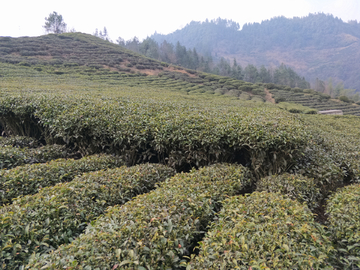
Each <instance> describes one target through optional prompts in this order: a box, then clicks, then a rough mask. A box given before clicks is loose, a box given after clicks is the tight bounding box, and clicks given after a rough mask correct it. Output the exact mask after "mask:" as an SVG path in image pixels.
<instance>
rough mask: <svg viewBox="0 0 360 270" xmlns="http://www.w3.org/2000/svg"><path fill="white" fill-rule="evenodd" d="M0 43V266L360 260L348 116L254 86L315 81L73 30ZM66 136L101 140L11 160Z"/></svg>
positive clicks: (354, 120)
mask: <svg viewBox="0 0 360 270" xmlns="http://www.w3.org/2000/svg"><path fill="white" fill-rule="evenodd" d="M29 42H32V47H33V49H32V47H30V46H24V44H25V43H27V44H28V45H29ZM0 43H1V44H4V43H5V44H7V45H9V43H11V44H12V46H2V47H1V48H4V47H5V48H8V51H9V52H8V53H4V54H2V59H8V63H4V62H0V76H1V78H0V132H1V134H2V136H4V135H7V136H6V137H0V167H2V168H5V167H4V166H2V165H3V164H4V163H5V164H6V165H7V166H6V168H8V169H2V170H0V176H1V177H0V194H2V195H1V197H2V198H4V200H3V203H4V205H2V206H1V207H0V232H1V233H0V268H1V269H90V268H91V269H95V268H96V269H134V268H135V269H174V270H180V269H184V268H185V267H186V268H187V269H189V268H191V269H218V268H219V267H218V265H221V267H223V268H227V269H228V268H234V267H235V268H236V267H237V268H241V269H249V268H252V269H255V268H264V269H265V268H271V269H273V268H274V269H275V268H276V269H277V268H282V269H283V268H286V269H289V268H291V269H311V268H314V269H357V268H359V267H360V265H359V263H358V262H359V261H360V250H359V248H358V247H357V245H358V243H359V237H358V236H359V232H360V226H359V224H360V220H359V217H360V209H359V204H358V198H359V192H360V186H359V184H358V183H359V179H360V162H359V161H360V159H359V155H360V143H359V140H360V122H359V118H358V117H356V116H328V115H316V114H315V115H309V114H292V113H289V112H288V111H286V110H281V109H279V108H278V107H277V106H276V105H274V104H272V103H268V102H264V97H263V95H264V94H265V96H266V94H267V98H269V91H272V92H277V93H282V92H286V93H288V94H290V95H289V97H290V96H296V97H300V96H303V97H304V98H305V97H306V98H313V99H320V101H321V102H323V103H326V100H327V99H328V98H329V97H327V96H326V95H323V94H321V95H320V93H312V92H311V90H310V91H308V90H309V89H305V90H306V91H305V90H302V89H297V88H290V87H284V86H276V85H271V84H268V85H264V84H251V83H246V82H244V81H240V80H234V79H232V78H228V77H221V76H215V75H210V74H205V73H198V72H196V71H193V70H184V69H181V68H179V67H174V66H167V65H166V64H165V65H164V64H161V63H160V62H156V61H152V60H148V59H146V58H144V57H141V56H138V55H136V54H131V53H129V52H128V51H126V50H123V49H121V48H119V47H118V46H117V45H115V44H111V43H107V42H104V41H102V40H101V39H98V38H95V37H91V36H89V35H84V34H80V33H70V34H64V35H58V36H56V35H48V36H44V37H39V38H21V39H13V40H12V39H5V40H3V39H0ZM40 46H42V48H43V49H41V50H37V48H38V47H40ZM20 48H21V49H20ZM68 48H71V50H68V51H67V52H65V51H66V50H67V49H68ZM21 50H24V51H28V54H30V53H33V55H32V56H26V55H21V54H24V53H20V52H21ZM61 50H63V51H62V53H61ZM50 51H51V52H50ZM115 57H118V58H121V60H122V61H120V64H119V65H114V66H109V64H108V61H111V60H113V59H114V58H115ZM14 59H16V60H14ZM70 59H71V61H70ZM115 59H116V58H115ZM129 59H131V61H133V63H131V62H130V60H129ZM11 60H13V61H14V63H9V61H11ZM3 61H5V60H3ZM123 62H125V63H128V64H130V65H132V66H128V65H125V67H126V68H129V69H130V70H125V71H123V70H121V69H125V67H124V65H123V64H122V63H123ZM140 63H142V65H140ZM145 63H150V64H148V65H147V66H148V67H149V68H146V69H144V68H139V66H145ZM150 67H153V68H150ZM161 67H163V70H162V69H161ZM147 71H149V72H155V73H156V72H158V74H157V75H156V74H155V75H149V74H147V73H145V72H147ZM265 87H267V88H268V89H269V91H265V90H264V89H265ZM278 88H279V89H278ZM277 95H278V94H276V95H275V98H276V99H277V98H278V96H277ZM245 99H246V100H249V101H244V100H245ZM256 99H258V101H256V102H254V101H255V100H256ZM269 99H270V98H269ZM12 135H15V136H12ZM19 135H21V137H20V136H19ZM43 144H46V145H45V147H51V148H46V149H44V147H40V146H41V145H43ZM56 144H58V146H56ZM59 146H60V147H59ZM65 150H66V151H65ZM64 151H65V153H71V154H73V155H72V157H78V158H79V157H81V156H88V155H91V154H101V155H91V156H89V157H85V158H82V159H79V160H59V159H58V160H55V161H51V162H48V163H43V164H32V165H25V166H22V164H26V163H29V162H28V161H29V160H30V161H31V160H33V161H34V155H33V154H37V156H39V155H41V154H42V155H41V156H42V157H44V159H43V160H42V161H41V162H46V161H49V160H53V159H56V158H58V157H59V155H57V154H61V153H60V152H64ZM49 152H50V153H49ZM52 152H58V153H55V155H54V153H52ZM104 154H106V155H104ZM35 157H36V156H35ZM45 158H46V159H45ZM19 161H21V162H19ZM34 162H37V161H34ZM34 162H30V163H34ZM147 163H152V164H147ZM122 164H126V165H127V166H121V167H119V168H113V167H114V166H115V167H117V166H120V165H122ZM9 165H11V166H9ZM133 165H134V166H133ZM10 168H11V169H10ZM105 168H111V169H108V170H103V169H105ZM175 171H176V172H179V173H177V174H176V175H174V173H175ZM81 172H85V173H84V174H81ZM172 175H174V176H172ZM171 176H172V177H171ZM74 177H75V178H74ZM68 181H70V182H68ZM349 185H351V186H349ZM344 186H349V187H348V188H347V189H342V190H341V191H340V192H338V189H339V188H342V187H344ZM274 192H280V193H281V194H279V193H278V194H275V193H274ZM21 194H23V195H25V194H28V195H26V196H19V197H17V196H18V195H21ZM330 195H331V196H330ZM333 195H336V197H333ZM329 196H330V197H329ZM328 199H329V200H328ZM224 200H225V201H224ZM328 202H329V203H328ZM0 203H1V202H0ZM324 225H326V226H324ZM282 236H285V237H282ZM209 241H210V242H209ZM259 243H260V244H259ZM207 246H210V247H211V248H210V249H208V248H207ZM196 247H199V252H198V250H197V249H196ZM225 251H226V252H225ZM227 254H228V255H227ZM264 254H265V255H266V256H265V257H264ZM229 255H230V257H228V256H229ZM284 258H286V260H285V259H284ZM209 264H212V265H213V266H210V265H209Z"/></svg>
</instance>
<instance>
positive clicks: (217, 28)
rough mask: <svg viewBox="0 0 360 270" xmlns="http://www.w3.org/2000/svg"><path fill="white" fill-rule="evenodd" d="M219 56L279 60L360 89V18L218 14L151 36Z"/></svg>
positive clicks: (314, 75) (307, 75)
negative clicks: (257, 19)
mask: <svg viewBox="0 0 360 270" xmlns="http://www.w3.org/2000/svg"><path fill="white" fill-rule="evenodd" d="M151 38H153V39H154V40H156V41H157V42H158V43H162V42H163V41H164V40H166V41H167V42H170V43H173V44H176V42H178V41H179V42H180V43H181V44H182V45H184V46H186V47H187V48H196V50H197V51H198V52H199V53H203V54H211V55H212V56H213V57H215V58H216V57H218V58H220V57H224V58H226V59H229V60H232V59H233V58H235V59H236V60H237V62H238V63H239V64H241V65H242V66H246V65H248V64H254V65H256V66H260V65H265V66H267V67H269V66H279V65H281V64H282V63H283V64H285V65H287V66H289V67H291V68H292V69H294V70H295V71H296V72H297V73H299V74H301V75H302V76H305V78H306V79H307V80H310V81H312V82H315V80H316V78H319V79H322V80H328V79H329V78H330V77H331V78H332V81H333V82H334V83H338V82H340V81H343V82H344V86H345V87H346V88H352V89H356V90H357V91H360V72H359V70H360V23H358V22H357V21H351V22H348V23H345V22H343V21H342V20H341V19H339V18H337V17H334V16H332V15H325V14H323V13H319V14H309V15H308V16H307V17H303V18H299V17H295V18H292V19H288V18H285V17H276V18H273V19H271V20H266V21H263V22H262V23H252V24H245V25H244V26H243V27H242V29H241V30H240V26H239V24H238V23H236V22H234V21H231V20H223V19H220V18H219V19H216V20H212V21H208V20H207V21H205V22H194V21H193V22H191V23H190V24H188V25H186V26H185V27H184V28H183V29H181V30H177V31H175V32H173V33H171V34H168V35H161V34H157V33H155V34H154V35H153V36H151Z"/></svg>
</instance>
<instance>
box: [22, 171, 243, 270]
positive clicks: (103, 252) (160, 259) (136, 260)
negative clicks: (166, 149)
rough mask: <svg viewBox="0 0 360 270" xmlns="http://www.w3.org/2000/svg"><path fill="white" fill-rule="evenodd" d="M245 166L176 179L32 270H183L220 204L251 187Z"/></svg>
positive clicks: (119, 209)
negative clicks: (185, 257) (226, 198)
mask: <svg viewBox="0 0 360 270" xmlns="http://www.w3.org/2000/svg"><path fill="white" fill-rule="evenodd" d="M248 179H249V178H248V172H247V169H245V168H244V167H243V166H240V165H224V164H217V165H213V166H210V167H204V168H201V169H199V170H198V171H192V172H190V173H186V174H184V173H182V174H177V175H176V176H174V177H173V178H171V179H169V180H168V181H166V182H164V183H162V184H161V185H160V186H161V187H160V188H158V189H156V190H154V191H152V192H150V193H148V194H144V195H141V196H138V197H136V198H135V199H134V200H132V201H130V202H128V203H126V204H124V205H123V206H115V207H113V208H110V209H109V210H108V213H107V214H106V215H105V216H104V217H100V218H99V219H98V220H97V221H96V222H95V223H93V224H92V226H89V227H88V228H87V230H86V233H85V234H82V235H81V236H80V237H79V238H77V239H75V240H74V241H73V242H72V243H71V244H68V245H62V246H60V247H59V248H58V249H57V250H56V251H54V252H51V253H50V254H44V255H43V256H39V255H34V256H32V258H31V259H30V264H29V265H28V268H31V269H40V268H41V269H65V268H66V269H90V268H91V269H116V268H118V269H179V268H180V266H181V265H184V264H185V262H186V260H185V259H184V256H185V255H189V253H190V252H192V248H193V247H194V246H195V245H196V242H197V241H198V240H200V238H201V236H202V235H203V231H204V230H205V229H206V226H207V225H208V223H209V222H210V221H211V220H212V218H213V216H214V213H215V211H217V210H218V209H219V207H220V204H219V202H220V201H222V200H223V199H224V198H225V197H227V196H231V195H234V194H236V193H239V192H241V191H244V189H245V188H246V187H247V186H248V185H249V183H250V181H249V180H248Z"/></svg>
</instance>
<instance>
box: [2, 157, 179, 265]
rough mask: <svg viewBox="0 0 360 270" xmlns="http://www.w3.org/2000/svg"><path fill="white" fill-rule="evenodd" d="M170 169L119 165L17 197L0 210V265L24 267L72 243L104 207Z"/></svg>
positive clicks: (151, 185)
mask: <svg viewBox="0 0 360 270" xmlns="http://www.w3.org/2000/svg"><path fill="white" fill-rule="evenodd" d="M174 173H175V172H174V170H173V169H170V168H168V167H165V166H164V165H156V164H143V165H138V166H134V167H131V168H127V167H120V168H116V169H110V170H107V171H97V172H91V173H86V174H84V175H82V176H81V177H78V178H76V179H75V180H73V181H72V182H69V183H61V184H58V185H56V186H54V187H48V188H44V189H42V190H41V191H40V192H39V193H37V194H35V195H31V196H30V195H29V196H25V197H21V198H18V199H17V200H15V201H14V203H13V204H12V205H8V206H5V207H2V208H0V231H1V234H0V237H1V240H0V245H1V254H0V264H1V265H2V266H3V267H5V268H6V269H15V268H16V267H19V266H21V265H25V264H26V263H27V261H28V258H29V256H30V255H31V254H32V253H33V252H37V253H38V254H41V253H45V252H48V251H50V250H51V249H54V248H57V247H58V246H59V245H61V244H63V243H69V242H71V241H72V240H73V239H74V238H75V237H77V236H78V235H79V234H80V233H81V232H82V231H83V230H84V229H85V227H86V226H87V223H88V222H90V221H92V220H94V219H95V218H96V217H98V216H99V215H101V214H104V212H105V209H106V207H108V206H111V205H116V204H123V203H125V202H126V201H129V200H131V199H132V198H133V197H134V196H136V195H138V194H141V193H144V192H148V191H149V190H151V189H153V188H155V184H156V183H158V182H161V181H164V180H165V179H166V178H168V177H171V176H172V175H174ZM148 206H149V205H148ZM148 206H147V207H148Z"/></svg>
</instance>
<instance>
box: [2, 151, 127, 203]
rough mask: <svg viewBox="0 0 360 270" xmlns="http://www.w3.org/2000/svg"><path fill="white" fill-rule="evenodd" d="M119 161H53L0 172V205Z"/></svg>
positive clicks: (104, 157)
mask: <svg viewBox="0 0 360 270" xmlns="http://www.w3.org/2000/svg"><path fill="white" fill-rule="evenodd" d="M122 163H123V162H122V161H121V160H120V159H119V158H117V157H114V156H109V155H95V156H88V157H84V158H82V159H79V160H73V159H68V160H65V159H57V160H53V161H50V162H48V163H42V164H33V165H25V166H20V167H16V168H13V169H11V170H1V171H0V205H3V204H8V203H11V201H12V199H13V198H16V197H18V196H22V195H28V194H34V193H36V192H38V190H39V189H41V188H44V187H48V186H53V185H55V184H57V183H61V182H68V181H71V180H72V179H73V178H74V177H75V176H77V175H80V174H82V173H84V172H89V171H98V170H102V169H107V168H114V167H119V166H121V165H123V164H122Z"/></svg>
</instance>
